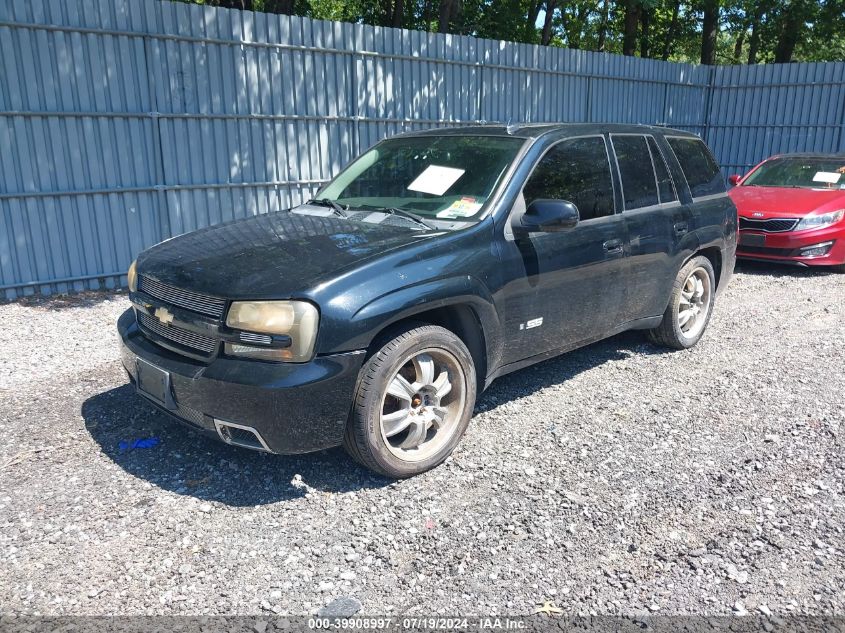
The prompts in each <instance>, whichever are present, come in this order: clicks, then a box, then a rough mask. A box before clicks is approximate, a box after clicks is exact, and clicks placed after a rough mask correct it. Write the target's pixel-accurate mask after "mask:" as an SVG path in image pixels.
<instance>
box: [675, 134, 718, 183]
mask: <svg viewBox="0 0 845 633" xmlns="http://www.w3.org/2000/svg"><path fill="white" fill-rule="evenodd" d="M666 140H667V141H668V142H669V146H670V147H671V148H672V151H673V152H675V156H677V157H678V162H679V163H680V164H681V169H682V170H683V172H684V176H686V178H687V183H689V188H690V193H691V194H692V197H693V198H697V197H698V196H709V195H711V194H714V193H724V191H725V180H724V178H722V174H721V172H720V171H719V165H718V164H717V163H716V161H715V160H714V159H713V156H712V155H711V154H710V150H708V149H707V146H706V145H705V144H704V143H703V142H702V141H700V140H698V139H697V138H667V139H666Z"/></svg>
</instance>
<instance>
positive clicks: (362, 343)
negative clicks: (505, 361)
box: [335, 275, 502, 368]
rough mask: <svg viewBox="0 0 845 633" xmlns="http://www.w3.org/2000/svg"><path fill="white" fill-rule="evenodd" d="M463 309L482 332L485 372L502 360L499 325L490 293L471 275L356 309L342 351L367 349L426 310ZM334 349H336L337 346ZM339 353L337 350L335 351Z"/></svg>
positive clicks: (419, 286)
mask: <svg viewBox="0 0 845 633" xmlns="http://www.w3.org/2000/svg"><path fill="white" fill-rule="evenodd" d="M457 305H464V306H468V307H469V308H471V309H472V310H473V312H474V313H475V316H476V317H477V318H478V321H479V325H480V327H481V329H482V332H483V335H484V341H485V347H486V353H487V363H488V368H489V367H494V366H497V365H498V363H499V360H500V359H501V349H502V342H501V334H500V333H501V325H500V322H499V316H498V313H497V311H496V307H495V304H494V302H493V297H492V295H491V294H490V291H489V290H488V289H487V287H486V286H485V285H484V283H482V282H481V281H480V280H479V279H477V278H475V277H473V276H472V275H461V276H460V277H448V278H440V279H433V280H429V281H424V282H421V283H419V284H414V285H411V286H404V287H402V288H397V289H396V290H393V291H391V292H389V293H387V294H384V295H381V296H380V297H378V298H376V299H374V300H372V301H370V302H369V303H367V304H365V305H364V306H362V307H361V308H359V309H358V310H357V311H356V312H355V313H354V314H353V315H352V317H351V319H349V321H348V323H347V324H346V331H347V333H348V334H349V336H348V337H346V338H345V340H344V341H343V342H342V343H340V342H338V343H339V348H343V349H344V350H346V351H348V350H358V349H366V348H367V347H369V346H370V344H371V343H372V342H373V339H375V338H376V337H377V336H378V335H379V333H381V332H382V331H384V330H385V329H386V328H388V327H390V326H391V325H393V324H395V323H398V322H399V321H402V320H404V319H408V318H410V317H413V316H415V315H418V314H422V313H424V312H427V311H429V310H435V309H437V308H443V307H447V306H457ZM335 347H338V346H337V345H336V346H335ZM338 351H340V350H338Z"/></svg>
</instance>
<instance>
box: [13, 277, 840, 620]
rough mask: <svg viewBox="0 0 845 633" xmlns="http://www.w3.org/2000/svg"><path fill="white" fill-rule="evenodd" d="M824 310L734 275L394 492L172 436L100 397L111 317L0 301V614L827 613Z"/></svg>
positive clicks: (475, 431)
mask: <svg viewBox="0 0 845 633" xmlns="http://www.w3.org/2000/svg"><path fill="white" fill-rule="evenodd" d="M844 298H845V275H840V276H836V275H832V274H826V273H818V272H809V271H800V270H792V269H778V270H775V271H769V270H767V269H765V268H763V267H759V266H754V267H752V266H749V265H745V266H742V267H741V268H740V270H739V272H738V274H737V276H736V277H735V278H734V280H733V282H732V285H731V286H730V288H729V289H728V291H727V293H726V294H724V295H723V296H722V297H721V298H720V300H719V303H718V305H717V310H716V313H715V315H714V318H713V321H712V322H711V324H710V328H709V331H708V332H707V333H706V335H705V337H704V339H703V340H702V342H701V343H700V344H699V345H698V346H697V347H696V348H695V349H693V350H690V351H687V352H674V353H666V352H664V351H663V350H660V349H658V348H656V347H654V346H652V345H650V344H648V343H646V342H645V340H644V338H643V337H642V335H641V334H639V333H627V334H623V335H621V336H617V337H615V338H613V339H610V340H608V341H605V342H602V343H599V344H596V345H593V346H591V347H589V348H586V349H584V350H580V351H576V352H573V353H571V354H568V355H566V356H563V357H561V358H558V359H554V360H551V361H548V362H546V363H543V364H542V365H539V366H536V367H533V368H529V369H527V370H524V371H522V372H519V373H517V374H512V375H510V376H508V377H505V378H503V379H501V380H499V381H497V382H496V383H495V384H494V385H493V387H492V388H491V389H490V390H488V391H487V392H486V393H485V394H484V395H483V396H482V398H481V399H480V401H479V403H478V408H477V412H476V415H475V417H474V419H473V421H472V423H471V425H470V428H469V431H468V434H467V436H466V437H465V438H464V440H463V442H462V443H461V445H460V446H459V448H458V450H457V452H456V453H455V454H454V455H453V457H452V458H451V459H450V460H449V462H447V464H445V465H444V466H442V467H440V468H438V469H436V470H435V471H433V472H431V473H428V474H426V475H423V476H420V477H416V478H414V479H412V480H410V481H403V482H398V483H391V482H389V481H386V480H384V479H381V478H378V477H376V476H373V475H371V474H369V473H368V472H367V471H365V470H363V469H361V468H360V467H358V466H356V465H354V464H353V463H352V462H351V461H350V460H349V459H347V458H346V456H345V455H344V453H343V452H342V451H340V450H332V451H327V452H323V453H319V454H315V455H310V456H303V457H296V458H291V457H275V456H263V455H260V454H255V453H251V452H249V451H244V450H240V449H233V448H230V447H228V446H225V445H222V444H218V443H216V442H214V441H212V440H209V439H206V438H203V437H200V436H198V435H194V434H192V433H190V432H187V431H185V430H183V429H182V428H181V427H177V426H175V425H174V424H173V423H172V422H170V421H169V420H168V419H167V418H165V417H164V416H163V415H161V414H159V413H157V412H155V411H154V410H153V409H152V408H151V407H149V406H148V405H146V404H145V403H144V402H143V401H141V400H140V399H139V398H138V397H137V396H136V395H135V394H133V392H132V390H131V389H130V388H129V387H128V386H126V384H125V379H124V375H123V371H122V369H121V368H120V366H119V364H118V360H117V342H116V336H115V334H114V321H115V319H116V317H117V315H118V314H119V313H120V312H121V310H122V309H124V307H125V306H126V305H127V301H126V299H125V296H120V295H117V296H115V295H105V294H103V295H97V294H94V295H83V296H81V297H71V298H67V299H59V300H41V301H29V302H28V303H27V304H7V305H0V323H2V325H3V327H2V328H0V345H2V355H0V431H2V437H3V438H4V441H3V442H2V444H0V613H28V614H37V613H41V614H106V613H123V614H158V613H170V614H177V613H178V614H215V613H239V614H247V613H248V614H260V613H267V614H274V613H276V614H286V613H293V614H301V613H315V612H317V610H318V609H321V608H324V607H326V605H328V604H330V603H332V602H333V601H335V600H336V599H338V598H344V599H346V598H348V599H349V600H344V601H342V602H341V603H335V604H336V605H337V604H342V605H345V608H347V609H348V608H350V607H349V605H352V608H353V609H354V608H357V606H355V605H357V602H356V601H360V603H361V605H362V606H361V613H382V614H389V613H394V614H432V613H444V614H445V613H451V614H457V613H462V614H472V613H476V614H482V613H483V614H488V613H489V614H518V613H528V612H530V611H532V610H533V608H534V607H535V605H537V604H541V603H543V602H545V601H552V602H554V603H555V604H556V605H557V606H559V607H560V608H561V609H562V610H563V612H564V613H566V614H580V615H586V614H620V613H622V614H635V613H640V614H644V613H658V614H681V613H707V614H730V613H735V614H740V613H746V612H747V613H756V614H761V613H762V614H768V613H770V612H771V613H774V614H786V613H807V614H839V615H841V614H842V612H843V608H844V607H845V551H843V533H842V532H843V526H845V495H843V480H844V479H845V477H843V465H845V459H843V440H842V434H843V432H845V429H843V426H842V422H843V419H845V404H843V393H845V375H844V373H843V369H842V367H843V357H845V331H844V330H843V323H845V299H844ZM151 437H155V438H159V439H160V443H159V444H158V445H157V446H154V447H152V448H146V449H140V448H139V449H135V450H132V451H127V450H121V448H120V443H121V442H122V441H131V440H133V439H142V438H151Z"/></svg>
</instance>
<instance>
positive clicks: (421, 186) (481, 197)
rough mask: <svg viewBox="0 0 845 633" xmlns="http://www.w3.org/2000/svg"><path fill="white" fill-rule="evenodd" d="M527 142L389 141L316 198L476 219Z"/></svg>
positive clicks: (511, 139) (432, 138)
mask: <svg viewBox="0 0 845 633" xmlns="http://www.w3.org/2000/svg"><path fill="white" fill-rule="evenodd" d="M524 142H525V139H522V138H514V137H504V136H418V137H407V138H395V139H390V140H387V141H383V142H382V143H379V144H378V145H376V146H375V147H373V148H372V149H371V150H369V151H368V152H366V153H365V154H364V155H363V156H361V157H360V158H358V159H357V160H356V161H355V162H353V163H352V164H351V165H350V166H349V167H348V168H347V169H346V170H344V171H343V172H342V173H341V174H340V175H339V176H338V177H337V178H335V179H334V180H333V181H332V182H331V183H329V184H328V185H327V186H326V187H325V188H324V189H323V190H322V191H321V192H320V193H319V194H318V195H317V197H318V198H320V199H327V200H331V201H334V202H337V203H339V204H341V205H344V206H348V207H349V208H350V209H368V210H369V209H373V210H376V209H394V210H395V209H399V210H400V211H403V210H404V211H410V212H412V213H414V214H417V215H419V216H423V217H427V218H437V219H439V220H461V221H467V220H473V219H474V218H477V217H478V216H480V214H481V212H482V210H483V207H484V203H485V202H487V199H488V198H489V197H490V195H491V194H492V193H493V191H494V190H495V188H496V185H497V184H498V182H499V180H500V179H501V178H502V174H504V172H505V170H506V169H507V167H508V165H510V163H511V162H512V161H513V159H514V158H515V157H516V155H517V153H518V152H519V149H520V147H522V144H523V143H524Z"/></svg>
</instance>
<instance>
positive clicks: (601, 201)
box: [522, 137, 613, 221]
mask: <svg viewBox="0 0 845 633" xmlns="http://www.w3.org/2000/svg"><path fill="white" fill-rule="evenodd" d="M522 192H523V194H524V196H525V204H531V202H533V201H534V200H538V199H543V198H548V199H551V200H569V202H572V203H573V204H574V205H575V206H576V207H578V211H579V212H580V214H581V220H582V221H583V220H589V219H592V218H600V217H602V216H605V215H613V182H612V181H611V179H610V163H609V161H608V158H607V149H606V147H605V144H604V139H603V138H601V137H589V138H575V139H572V140H569V141H562V142H560V143H558V144H557V145H555V146H554V147H553V148H552V149H550V150H549V151H548V152H547V153H546V155H545V156H543V158H542V159H541V160H540V162H539V164H538V165H537V167H536V168H535V169H534V173H532V174H531V177H530V178H529V179H528V182H526V183H525V187H524V188H523V190H522Z"/></svg>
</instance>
